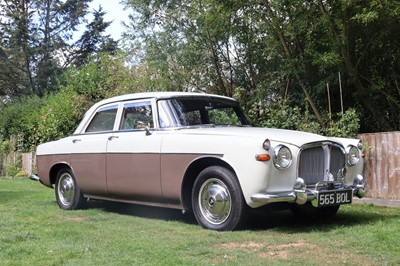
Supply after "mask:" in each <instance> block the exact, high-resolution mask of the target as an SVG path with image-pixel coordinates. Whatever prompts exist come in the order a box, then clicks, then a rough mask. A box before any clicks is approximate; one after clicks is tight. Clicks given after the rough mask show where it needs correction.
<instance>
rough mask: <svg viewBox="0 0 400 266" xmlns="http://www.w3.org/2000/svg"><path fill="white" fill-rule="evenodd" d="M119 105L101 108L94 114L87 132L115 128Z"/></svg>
mask: <svg viewBox="0 0 400 266" xmlns="http://www.w3.org/2000/svg"><path fill="white" fill-rule="evenodd" d="M117 110H118V106H117V105H111V106H106V107H103V108H101V109H99V110H98V111H97V112H96V114H95V115H94V117H93V119H92V121H90V124H89V126H88V127H87V128H86V131H85V132H101V131H111V130H113V128H114V122H115V117H116V116H117Z"/></svg>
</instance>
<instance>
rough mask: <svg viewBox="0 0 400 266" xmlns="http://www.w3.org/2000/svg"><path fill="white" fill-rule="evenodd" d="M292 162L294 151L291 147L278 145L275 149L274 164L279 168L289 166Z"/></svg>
mask: <svg viewBox="0 0 400 266" xmlns="http://www.w3.org/2000/svg"><path fill="white" fill-rule="evenodd" d="M291 164H292V153H291V152H290V149H289V148H288V147H286V146H283V145H278V146H276V148H275V149H274V165H275V167H276V168H278V169H285V168H288V167H289V166H290V165H291Z"/></svg>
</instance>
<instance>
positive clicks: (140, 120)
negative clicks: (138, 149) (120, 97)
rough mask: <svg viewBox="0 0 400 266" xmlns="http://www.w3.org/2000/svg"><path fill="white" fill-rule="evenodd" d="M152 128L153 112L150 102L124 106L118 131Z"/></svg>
mask: <svg viewBox="0 0 400 266" xmlns="http://www.w3.org/2000/svg"><path fill="white" fill-rule="evenodd" d="M146 127H148V128H153V127H154V124H153V112H152V110H151V102H150V101H146V102H135V103H126V104H124V109H123V111H122V118H121V124H120V126H119V129H120V130H133V129H144V128H146Z"/></svg>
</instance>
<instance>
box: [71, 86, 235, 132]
mask: <svg viewBox="0 0 400 266" xmlns="http://www.w3.org/2000/svg"><path fill="white" fill-rule="evenodd" d="M176 97H189V98H190V97H193V98H204V97H205V98H214V99H215V98H217V99H221V100H228V101H236V100H235V99H233V98H230V97H226V96H221V95H216V94H208V93H200V92H176V91H163V92H140V93H132V94H125V95H120V96H114V97H111V98H108V99H104V100H101V101H99V102H97V103H95V104H94V105H92V107H90V108H89V109H88V110H87V111H86V113H85V115H84V117H83V119H82V121H81V123H80V124H79V125H78V127H77V128H76V130H75V133H78V132H80V131H81V130H82V126H83V125H84V124H85V123H86V122H87V119H88V115H89V114H92V113H93V112H94V111H95V110H97V109H98V108H99V107H100V106H103V105H106V104H111V103H115V102H122V101H131V100H141V99H168V98H176ZM236 102H237V101H236ZM75 133H74V134H75Z"/></svg>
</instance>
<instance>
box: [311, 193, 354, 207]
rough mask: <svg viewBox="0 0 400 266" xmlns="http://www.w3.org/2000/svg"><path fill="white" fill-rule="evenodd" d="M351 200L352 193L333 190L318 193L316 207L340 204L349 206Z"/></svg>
mask: <svg viewBox="0 0 400 266" xmlns="http://www.w3.org/2000/svg"><path fill="white" fill-rule="evenodd" d="M352 198H353V191H352V190H351V189H348V190H334V191H321V192H318V198H317V199H318V207H328V206H335V205H340V204H350V203H351V201H352Z"/></svg>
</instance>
